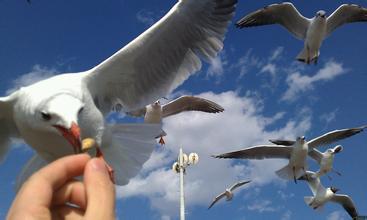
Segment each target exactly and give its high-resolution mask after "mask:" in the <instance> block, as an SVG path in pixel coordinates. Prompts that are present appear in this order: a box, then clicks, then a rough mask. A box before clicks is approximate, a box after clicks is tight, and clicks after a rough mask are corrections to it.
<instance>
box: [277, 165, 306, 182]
mask: <svg viewBox="0 0 367 220" xmlns="http://www.w3.org/2000/svg"><path fill="white" fill-rule="evenodd" d="M275 173H276V174H277V175H278V176H279V177H280V178H282V179H286V180H293V179H298V178H300V177H301V176H302V175H303V174H304V172H303V170H302V169H301V168H297V169H295V173H294V172H293V167H292V166H290V165H289V164H288V165H286V166H284V167H283V168H281V169H279V170H277V171H275Z"/></svg>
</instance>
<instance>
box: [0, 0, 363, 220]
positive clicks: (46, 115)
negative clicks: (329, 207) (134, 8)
mask: <svg viewBox="0 0 367 220" xmlns="http://www.w3.org/2000/svg"><path fill="white" fill-rule="evenodd" d="M236 6H237V0H200V1H197V0H180V1H179V2H178V3H176V5H174V6H173V8H172V9H171V10H170V11H169V12H168V13H167V14H166V15H165V16H164V17H163V18H162V19H161V20H159V21H158V22H157V23H155V24H154V25H152V26H151V27H150V28H149V29H148V30H146V31H145V32H144V33H142V34H141V35H140V36H138V37H137V38H136V39H134V40H133V41H131V42H130V43H129V44H127V45H126V46H124V47H123V48H122V49H120V50H119V51H117V52H116V53H115V54H113V55H112V56H111V57H109V58H108V59H106V60H105V61H103V62H101V63H100V64H98V65H97V66H95V67H93V68H92V69H90V70H86V71H84V72H79V73H65V74H61V75H57V76H54V77H51V78H48V79H45V80H42V81H39V82H37V83H34V84H32V85H30V86H27V87H22V88H20V89H19V90H17V91H15V92H13V93H12V94H10V95H9V96H6V97H1V98H0V123H1V126H0V160H2V159H3V158H4V156H5V155H6V153H7V151H8V149H9V147H10V142H11V140H12V139H13V138H18V139H23V140H24V141H25V142H26V143H27V144H28V145H29V146H31V147H32V148H33V149H34V150H35V152H36V154H35V156H33V158H31V159H30V161H29V162H28V163H27V165H26V166H24V169H23V171H22V172H21V174H20V175H19V178H18V181H17V185H18V187H19V186H21V184H22V183H23V182H24V181H25V180H26V179H27V178H28V177H29V176H30V175H31V174H32V173H34V172H35V171H37V170H38V169H40V168H41V167H42V166H44V165H45V164H47V163H49V162H51V161H53V160H55V159H57V158H60V157H63V156H66V155H70V154H75V153H80V152H82V151H83V150H82V143H83V140H85V139H87V138H92V139H93V140H94V141H95V142H96V145H97V146H98V153H97V155H95V156H98V157H102V158H104V160H105V161H106V165H108V167H109V168H110V172H111V175H112V176H113V180H114V182H115V183H116V184H117V185H125V184H127V183H128V182H129V179H131V178H132V177H134V176H136V175H137V173H138V172H139V171H140V169H141V167H142V165H143V164H144V163H145V162H146V161H147V160H148V159H149V157H150V155H151V153H152V151H153V150H154V147H155V145H156V141H155V139H156V138H160V141H159V142H160V143H161V144H164V143H165V142H164V140H163V136H165V135H166V132H164V131H163V130H162V127H161V122H162V119H163V118H165V117H168V116H171V115H174V114H177V113H180V112H183V111H203V112H209V113H218V112H222V111H223V110H224V109H223V108H222V107H221V106H220V105H218V104H216V103H214V102H211V101H210V100H205V99H202V98H199V97H192V96H183V97H180V98H178V99H176V100H174V101H172V102H170V103H168V104H166V105H163V106H161V104H160V102H159V101H156V102H154V101H155V100H159V99H160V98H161V97H165V96H166V95H167V94H169V93H170V92H171V91H173V90H174V89H175V88H177V87H178V86H179V85H180V84H182V83H183V82H184V81H185V80H186V79H187V78H188V77H189V76H191V75H192V74H194V73H195V72H197V71H198V70H200V69H201V65H202V60H204V61H209V60H211V59H212V58H214V57H215V56H217V54H218V52H219V51H221V50H222V49H223V41H224V38H225V34H226V32H227V28H228V26H229V24H230V22H231V21H232V18H233V16H234V13H235V9H236ZM361 21H367V9H366V8H363V7H360V6H358V5H354V4H343V5H341V6H340V7H339V8H338V9H337V10H336V11H335V12H334V13H332V14H331V15H330V16H328V17H327V16H326V13H325V12H324V11H319V12H317V13H316V15H315V17H313V18H311V19H309V18H305V17H304V16H302V15H301V14H300V13H299V12H298V11H297V9H296V8H295V7H294V6H293V4H292V3H288V2H285V3H281V4H272V5H269V6H266V7H264V8H262V9H259V10H257V11H255V12H253V13H250V14H248V15H246V16H245V17H243V18H242V19H240V20H239V21H238V22H237V23H236V26H237V27H239V28H244V27H252V26H260V25H268V24H280V25H282V26H284V27H285V28H286V29H287V30H288V31H289V32H291V33H292V34H293V35H294V36H295V37H297V38H299V39H301V40H303V41H304V48H303V50H302V51H301V52H300V54H299V55H298V56H297V60H299V61H302V62H305V63H307V64H310V63H312V62H314V63H317V59H318V57H319V55H320V52H319V50H320V47H321V44H322V42H323V40H324V39H325V38H326V37H327V36H329V35H330V34H331V33H332V32H333V31H334V30H335V29H336V28H337V27H339V26H341V25H343V24H346V23H351V22H361ZM149 103H153V104H149ZM143 106H145V107H143ZM113 111H123V112H126V113H127V115H130V116H134V117H144V122H145V123H133V124H109V123H108V122H107V121H106V120H105V118H106V117H107V116H108V115H109V114H110V113H111V112H113ZM363 128H364V127H360V128H353V129H343V130H336V131H333V132H329V133H327V134H325V135H322V136H320V137H318V138H315V139H313V140H311V141H306V140H305V138H304V137H299V138H297V140H295V141H289V140H272V142H273V143H274V144H275V145H261V146H255V147H250V148H246V149H244V150H240V151H236V152H230V153H225V154H221V155H217V156H216V157H218V158H242V159H264V158H286V159H289V163H288V165H287V166H285V167H284V168H282V169H280V170H279V171H277V172H276V173H277V174H278V175H279V176H280V177H282V178H285V179H293V180H294V181H295V182H297V180H303V181H307V182H308V184H309V185H310V188H311V191H312V193H313V195H314V196H313V197H305V201H306V203H307V204H308V205H309V206H311V207H313V208H319V207H321V206H322V205H323V204H325V203H326V202H328V201H334V202H338V203H340V204H341V205H343V206H344V208H345V209H346V210H347V212H348V213H349V214H350V215H351V216H352V217H353V218H354V217H356V216H357V211H356V208H355V206H354V205H353V202H352V200H351V199H350V197H348V196H345V195H338V194H335V192H336V189H335V188H333V187H330V188H324V187H323V186H322V185H321V183H320V177H321V176H323V175H325V174H326V173H328V172H329V171H331V170H333V168H332V164H333V159H334V155H335V154H336V153H338V152H340V151H341V150H342V147H341V146H340V145H338V146H336V147H334V148H331V149H328V150H327V151H326V152H324V153H321V152H319V151H318V150H317V149H316V147H319V146H322V145H326V144H330V143H333V142H335V141H337V140H340V139H343V138H346V137H349V136H352V135H354V134H357V133H359V132H360V131H362V130H363ZM307 156H310V157H311V158H313V159H314V160H316V161H317V162H318V163H319V165H320V170H319V171H317V172H315V173H313V172H311V171H307V164H306V158H307ZM248 182H249V181H243V182H239V183H236V184H235V185H233V186H232V187H230V188H229V189H227V190H226V191H225V192H224V193H222V194H220V195H219V196H218V197H217V198H216V199H215V200H214V201H213V203H212V204H211V205H210V207H212V206H213V205H214V204H215V203H216V202H217V201H218V200H219V199H221V198H223V197H225V196H226V197H227V199H228V200H230V199H231V198H232V196H233V193H232V190H234V189H236V188H238V187H239V186H242V185H245V184H246V183H248ZM210 207H209V208H210Z"/></svg>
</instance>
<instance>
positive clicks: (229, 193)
mask: <svg viewBox="0 0 367 220" xmlns="http://www.w3.org/2000/svg"><path fill="white" fill-rule="evenodd" d="M249 182H251V180H248V181H240V182H237V183H235V184H233V185H232V186H231V187H229V188H228V189H226V190H225V191H224V192H222V193H221V194H219V195H218V196H216V197H215V198H214V200H213V202H212V203H211V204H210V206H209V207H208V209H210V208H211V207H212V206H213V205H214V204H215V203H217V202H218V201H219V200H220V199H222V198H223V197H226V199H227V201H230V200H232V198H233V190H235V189H236V188H238V187H240V186H242V185H245V184H247V183H249Z"/></svg>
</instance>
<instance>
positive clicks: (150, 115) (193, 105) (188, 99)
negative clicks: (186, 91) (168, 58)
mask: <svg viewBox="0 0 367 220" xmlns="http://www.w3.org/2000/svg"><path fill="white" fill-rule="evenodd" d="M185 111H202V112H207V113H219V112H223V111H224V108H223V107H222V106H220V105H218V104H217V103H215V102H212V101H210V100H207V99H204V98H200V97H195V96H186V95H185V96H181V97H179V98H177V99H175V100H173V101H171V102H169V103H167V104H165V105H161V103H160V101H159V100H158V101H156V102H154V103H153V104H150V105H147V106H145V107H144V108H142V109H138V110H135V111H131V112H127V114H128V115H131V116H134V117H144V122H145V123H161V122H162V118H166V117H169V116H171V115H175V114H178V113H181V112H185ZM165 135H166V132H164V131H162V134H161V135H160V140H159V143H160V144H162V145H163V144H165V142H164V140H163V136H165Z"/></svg>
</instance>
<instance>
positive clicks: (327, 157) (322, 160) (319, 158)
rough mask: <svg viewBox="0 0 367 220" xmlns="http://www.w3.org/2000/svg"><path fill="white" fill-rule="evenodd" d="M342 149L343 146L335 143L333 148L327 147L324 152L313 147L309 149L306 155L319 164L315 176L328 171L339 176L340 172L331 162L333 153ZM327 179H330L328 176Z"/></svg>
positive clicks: (332, 161)
mask: <svg viewBox="0 0 367 220" xmlns="http://www.w3.org/2000/svg"><path fill="white" fill-rule="evenodd" d="M342 150H343V147H342V146H341V145H337V146H335V147H334V148H329V149H327V150H326V151H325V152H324V153H322V152H320V151H319V150H317V149H315V148H314V149H312V150H310V151H309V152H308V155H309V156H310V157H311V158H312V159H314V160H315V161H316V162H317V163H318V164H319V165H320V169H319V170H318V171H317V172H316V173H315V177H321V176H323V175H325V174H327V173H328V172H330V171H334V172H335V173H336V174H338V175H339V176H341V174H340V173H339V172H338V171H336V170H335V169H334V168H333V163H334V157H335V154H337V153H339V152H341V151H342ZM329 179H331V177H330V176H329Z"/></svg>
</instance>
